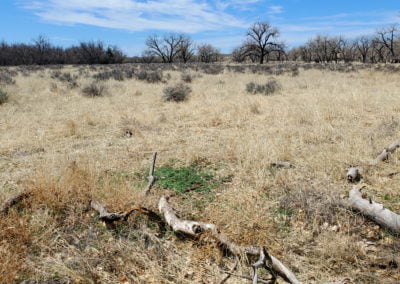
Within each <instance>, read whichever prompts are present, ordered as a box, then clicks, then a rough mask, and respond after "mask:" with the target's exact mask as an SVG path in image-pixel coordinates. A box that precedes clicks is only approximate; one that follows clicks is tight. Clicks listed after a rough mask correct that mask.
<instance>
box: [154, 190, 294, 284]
mask: <svg viewBox="0 0 400 284" xmlns="http://www.w3.org/2000/svg"><path fill="white" fill-rule="evenodd" d="M158 209H159V211H160V212H161V214H162V215H163V216H164V218H165V221H166V223H167V224H168V225H169V226H171V227H172V230H173V231H174V232H176V233H182V234H185V235H188V236H191V237H195V238H198V237H200V235H201V234H202V233H205V232H208V233H210V234H211V235H212V236H213V237H214V239H215V240H216V241H217V243H218V244H219V246H220V247H221V248H222V249H223V250H226V251H229V252H230V253H232V254H233V255H236V256H239V257H240V256H243V255H246V256H252V257H259V258H260V259H262V260H263V263H265V258H267V259H269V260H270V266H271V267H270V268H269V269H270V270H271V271H273V272H274V273H276V274H277V275H279V276H281V277H282V278H283V279H284V280H286V281H287V282H289V283H293V284H299V283H301V282H300V281H299V280H297V278H296V276H295V275H294V274H293V272H292V271H290V270H289V269H288V268H287V267H286V266H284V265H283V264H282V263H281V262H280V261H279V260H278V259H277V258H275V257H274V256H273V255H271V254H269V253H268V252H267V251H266V250H265V249H260V248H258V247H242V246H239V245H237V244H235V243H233V242H231V241H229V240H228V237H227V236H226V235H225V234H224V233H222V232H221V231H219V229H218V228H217V226H215V225H214V224H207V223H200V222H196V221H190V220H182V219H180V218H178V217H177V216H176V214H175V212H174V210H173V208H172V207H171V205H170V204H169V202H168V199H167V198H166V197H164V196H163V197H161V198H160V201H159V203H158ZM261 252H262V253H264V254H265V256H264V258H263V257H262V253H261ZM259 261H260V260H259ZM259 261H258V262H257V263H256V264H258V263H259ZM257 267H258V266H257Z"/></svg>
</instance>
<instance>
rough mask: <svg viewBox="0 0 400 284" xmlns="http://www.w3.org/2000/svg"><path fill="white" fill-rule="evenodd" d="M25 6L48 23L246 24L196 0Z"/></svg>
mask: <svg viewBox="0 0 400 284" xmlns="http://www.w3.org/2000/svg"><path fill="white" fill-rule="evenodd" d="M250 1H254V0H250ZM25 8H28V9H31V10H33V11H34V13H35V14H36V15H37V16H39V17H40V18H41V19H42V20H45V21H48V22H51V23H58V24H69V25H73V24H86V25H94V26H100V27H107V28H117V29H124V30H129V31H143V30H153V29H154V30H165V31H177V32H185V33H196V32H202V31H207V30H222V29H223V28H226V27H245V26H246V25H247V24H246V23H244V22H243V21H241V20H240V19H238V18H236V17H234V16H233V15H230V14H228V13H226V12H224V9H221V8H218V7H217V6H213V5H211V4H208V3H206V2H202V1H195V0H175V1H174V0H160V1H155V0H149V1H134V0H69V1H66V0H45V1H33V0H31V1H28V2H27V4H26V5H25Z"/></svg>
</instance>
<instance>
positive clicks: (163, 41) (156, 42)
mask: <svg viewBox="0 0 400 284" xmlns="http://www.w3.org/2000/svg"><path fill="white" fill-rule="evenodd" d="M187 39H188V38H187V37H186V36H184V35H182V34H174V33H171V34H166V35H164V37H162V38H161V37H159V36H157V35H151V36H149V37H148V38H147V40H146V45H147V47H148V52H150V53H152V54H153V55H154V56H158V57H160V58H161V59H162V61H163V62H164V63H173V62H174V60H175V59H176V58H177V57H178V56H179V55H180V52H181V50H182V45H184V42H185V41H187Z"/></svg>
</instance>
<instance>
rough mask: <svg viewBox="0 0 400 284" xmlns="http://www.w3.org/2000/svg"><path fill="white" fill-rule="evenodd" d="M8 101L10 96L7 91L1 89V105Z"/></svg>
mask: <svg viewBox="0 0 400 284" xmlns="http://www.w3.org/2000/svg"><path fill="white" fill-rule="evenodd" d="M7 101H8V95H7V93H6V92H5V91H3V90H2V89H0V105H2V104H4V103H6V102H7Z"/></svg>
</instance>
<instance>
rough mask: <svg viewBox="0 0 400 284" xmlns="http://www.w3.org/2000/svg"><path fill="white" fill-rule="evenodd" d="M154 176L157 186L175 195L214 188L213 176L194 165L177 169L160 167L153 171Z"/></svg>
mask: <svg viewBox="0 0 400 284" xmlns="http://www.w3.org/2000/svg"><path fill="white" fill-rule="evenodd" d="M155 176H156V178H157V183H158V186H160V187H161V188H164V189H171V190H174V191H175V192H177V193H185V192H189V191H209V190H210V189H211V188H212V187H214V186H216V181H215V179H214V175H213V174H211V173H209V172H206V171H204V170H202V169H201V168H200V167H197V166H194V165H191V166H189V167H179V168H174V167H171V166H162V167H159V168H158V169H157V170H156V171H155Z"/></svg>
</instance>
